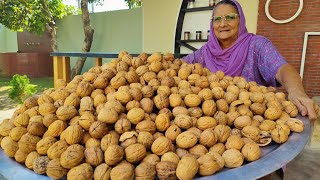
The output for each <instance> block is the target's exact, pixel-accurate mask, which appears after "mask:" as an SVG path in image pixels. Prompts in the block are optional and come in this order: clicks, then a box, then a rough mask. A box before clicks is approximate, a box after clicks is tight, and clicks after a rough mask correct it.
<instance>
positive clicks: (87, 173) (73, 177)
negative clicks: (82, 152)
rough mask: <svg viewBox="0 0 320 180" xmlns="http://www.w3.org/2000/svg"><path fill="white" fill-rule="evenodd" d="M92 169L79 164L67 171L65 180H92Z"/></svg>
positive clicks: (84, 164)
mask: <svg viewBox="0 0 320 180" xmlns="http://www.w3.org/2000/svg"><path fill="white" fill-rule="evenodd" d="M92 177H93V168H92V167H91V166H90V165H89V164H88V163H83V164H80V165H78V166H76V167H73V168H72V169H70V170H69V172H68V174H67V179H70V180H87V179H92Z"/></svg>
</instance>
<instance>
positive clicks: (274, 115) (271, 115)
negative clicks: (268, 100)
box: [264, 107, 282, 120]
mask: <svg viewBox="0 0 320 180" xmlns="http://www.w3.org/2000/svg"><path fill="white" fill-rule="evenodd" d="M281 114H282V110H281V109H280V108H278V107H269V108H268V109H267V110H266V111H265V112H264V117H265V118H266V119H270V120H277V119H279V118H280V116H281Z"/></svg>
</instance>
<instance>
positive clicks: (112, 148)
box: [104, 144, 124, 166]
mask: <svg viewBox="0 0 320 180" xmlns="http://www.w3.org/2000/svg"><path fill="white" fill-rule="evenodd" d="M123 156H124V150H123V148H122V147H121V146H119V145H115V144H111V145H109V146H108V148H107V149H106V151H105V153H104V159H105V162H106V164H107V165H109V166H114V165H117V164H118V163H119V162H120V161H121V160H122V159H123Z"/></svg>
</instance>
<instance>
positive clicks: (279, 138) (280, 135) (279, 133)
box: [271, 126, 289, 144]
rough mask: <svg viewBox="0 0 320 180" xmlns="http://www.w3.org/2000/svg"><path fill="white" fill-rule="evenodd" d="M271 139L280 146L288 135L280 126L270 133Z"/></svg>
mask: <svg viewBox="0 0 320 180" xmlns="http://www.w3.org/2000/svg"><path fill="white" fill-rule="evenodd" d="M271 138H272V140H273V141H275V142H276V143H279V144H282V143H284V142H286V141H287V140H288V138H289V134H288V132H286V130H285V129H283V128H282V127H281V126H276V128H274V129H273V130H272V131H271Z"/></svg>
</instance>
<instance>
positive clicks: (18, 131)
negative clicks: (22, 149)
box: [5, 123, 28, 141]
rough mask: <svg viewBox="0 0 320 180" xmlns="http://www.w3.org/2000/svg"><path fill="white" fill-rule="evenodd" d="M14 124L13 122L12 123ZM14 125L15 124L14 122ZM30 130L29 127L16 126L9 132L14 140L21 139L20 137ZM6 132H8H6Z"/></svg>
mask: <svg viewBox="0 0 320 180" xmlns="http://www.w3.org/2000/svg"><path fill="white" fill-rule="evenodd" d="M10 124H12V123H10ZM12 125H13V124H12ZM27 132H28V131H27V128H25V127H14V128H13V129H11V131H10V133H9V136H10V137H11V139H12V140H14V141H19V140H20V138H21V137H22V136H23V135H24V134H26V133H27ZM5 134H6V133H5Z"/></svg>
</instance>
